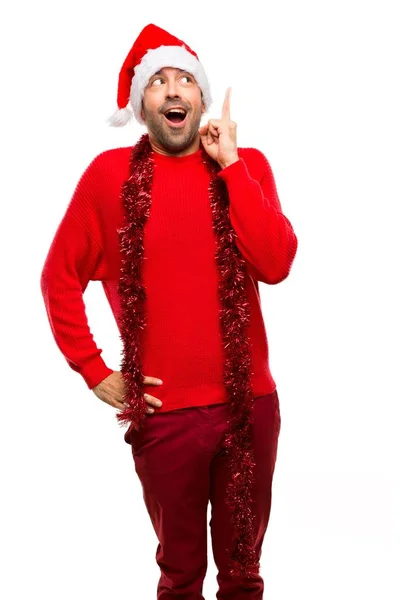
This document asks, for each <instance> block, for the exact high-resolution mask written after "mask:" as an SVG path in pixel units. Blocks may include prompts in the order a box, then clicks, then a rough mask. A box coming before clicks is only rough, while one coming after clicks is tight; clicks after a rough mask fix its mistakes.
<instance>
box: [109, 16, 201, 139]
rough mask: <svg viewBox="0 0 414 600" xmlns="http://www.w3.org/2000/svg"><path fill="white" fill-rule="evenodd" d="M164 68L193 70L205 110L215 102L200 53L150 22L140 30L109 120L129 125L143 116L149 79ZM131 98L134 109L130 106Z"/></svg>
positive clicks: (121, 72)
mask: <svg viewBox="0 0 414 600" xmlns="http://www.w3.org/2000/svg"><path fill="white" fill-rule="evenodd" d="M163 67H175V68H177V69H184V70H185V71H188V72H189V73H191V74H192V75H193V76H194V78H195V80H196V81H197V84H198V86H199V87H200V89H201V91H202V94H203V101H204V104H205V107H206V110H208V109H209V107H210V106H211V104H212V98H211V93H210V84H209V82H208V79H207V76H206V74H205V71H204V68H203V66H202V65H201V63H200V61H199V59H198V56H197V54H196V53H195V52H194V50H192V49H191V48H190V47H189V46H188V45H187V44H185V43H184V42H183V41H182V40H179V39H178V38H176V37H175V36H173V35H171V34H170V33H168V31H165V30H164V29H161V28H160V27H157V25H153V24H152V23H150V24H149V25H147V26H146V27H144V29H143V30H142V31H141V33H140V34H139V36H138V37H137V39H136V40H135V43H134V45H133V46H132V48H131V50H130V51H129V54H128V56H127V57H126V59H125V61H124V64H123V65H122V68H121V71H120V72H119V80H118V97H117V103H118V110H116V111H115V112H114V113H113V115H111V116H110V117H109V119H108V123H109V124H110V125H112V126H115V127H122V126H123V125H126V124H127V123H128V122H129V121H130V120H131V118H132V116H133V115H134V116H135V118H136V119H137V121H138V122H139V123H141V124H144V121H143V120H142V118H141V103H142V98H143V96H144V90H145V87H146V86H147V84H148V81H149V80H150V78H151V77H152V75H154V73H156V72H157V71H159V70H160V69H162V68H163ZM128 101H129V102H130V104H131V107H132V110H131V109H130V108H128V107H127V104H128Z"/></svg>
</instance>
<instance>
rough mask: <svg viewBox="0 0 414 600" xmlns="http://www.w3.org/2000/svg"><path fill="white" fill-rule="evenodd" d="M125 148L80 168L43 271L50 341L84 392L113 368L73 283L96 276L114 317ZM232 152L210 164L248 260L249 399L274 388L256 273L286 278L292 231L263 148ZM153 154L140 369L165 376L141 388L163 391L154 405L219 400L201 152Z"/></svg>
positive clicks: (218, 343) (219, 356)
mask: <svg viewBox="0 0 414 600" xmlns="http://www.w3.org/2000/svg"><path fill="white" fill-rule="evenodd" d="M131 150H132V147H131V146H130V147H126V148H116V149H111V150H106V151H104V152H102V153H101V154H99V155H98V156H97V157H96V158H95V159H94V160H93V161H92V162H91V164H90V165H89V166H88V167H87V169H86V170H85V172H84V173H83V175H82V177H81V179H80V181H79V183H78V185H77V187H76V189H75V191H74V194H73V196H72V199H71V201H70V203H69V206H68V208H67V210H66V213H65V215H64V217H63V219H62V221H61V223H60V225H59V227H58V229H57V231H56V234H55V236H54V239H53V241H52V244H51V246H50V249H49V252H48V254H47V257H46V261H45V264H44V266H43V270H42V273H41V290H42V294H43V298H44V302H45V306H46V311H47V316H48V319H49V323H50V326H51V329H52V333H53V336H54V339H55V341H56V343H57V345H58V347H59V349H60V350H61V352H62V353H63V355H64V357H65V358H66V361H67V362H68V364H69V366H70V367H71V368H72V369H73V370H74V371H76V372H78V373H80V375H81V376H82V377H83V379H84V380H85V382H86V384H87V386H88V387H89V388H90V389H92V388H93V387H95V386H96V385H97V384H98V383H100V382H101V381H102V380H103V379H105V377H107V376H108V375H109V374H110V373H112V372H113V370H114V369H111V368H110V367H108V366H107V365H106V364H105V362H104V360H103V358H102V356H101V353H102V350H101V349H100V348H98V347H97V345H96V343H95V341H94V338H93V335H92V333H91V331H90V328H89V325H88V322H87V317H86V312H85V304H84V301H83V292H84V291H85V289H86V286H87V285H88V282H89V281H101V282H102V286H103V289H104V291H105V294H106V296H107V299H108V301H109V304H110V307H111V309H112V312H113V315H114V317H115V320H116V322H117V324H118V326H119V316H120V299H119V296H118V293H117V284H118V280H119V275H120V266H121V255H120V250H119V243H118V233H117V229H118V228H119V227H121V226H122V224H123V221H122V208H121V201H120V192H121V186H122V183H123V182H124V181H125V179H127V177H128V169H129V158H130V153H131ZM238 152H239V157H240V159H239V160H238V161H237V162H235V163H233V164H232V165H230V166H228V167H226V168H224V169H222V170H220V171H219V176H220V177H222V178H223V179H224V181H225V182H226V185H227V189H228V192H229V201H230V206H229V211H230V219H231V223H232V225H233V228H234V230H235V232H236V234H237V236H238V237H237V238H236V244H237V246H238V248H239V250H240V252H241V253H242V254H243V256H244V257H245V258H246V259H247V261H248V273H247V275H246V288H247V295H248V299H249V301H250V304H251V323H250V329H249V336H250V338H251V341H252V347H253V349H252V352H253V354H252V389H253V395H254V396H255V397H257V396H262V395H265V394H269V393H271V392H272V391H273V390H274V389H275V388H276V384H275V381H274V380H273V377H272V375H271V373H270V370H269V363H268V343H267V338H266V332H265V326H264V322H263V317H262V312H261V307H260V295H259V286H258V283H257V282H258V281H262V282H265V283H267V284H276V283H279V282H280V281H282V280H283V279H285V278H286V277H287V276H288V274H289V271H290V268H291V265H292V262H293V259H294V257H295V254H296V249H297V238H296V235H295V233H294V231H293V229H292V226H291V224H290V222H289V220H288V219H287V218H286V217H285V216H284V215H283V213H282V209H281V205H280V202H279V199H278V195H277V191H276V185H275V181H274V177H273V174H272V170H271V167H270V165H269V163H268V161H267V159H266V157H265V156H264V155H263V154H262V153H261V152H260V151H259V150H257V149H255V148H239V149H238ZM154 160H155V170H154V177H153V188H152V206H151V211H150V217H149V219H148V221H147V223H146V225H145V231H144V245H145V255H144V256H145V259H144V263H143V283H144V285H145V287H146V291H147V299H146V318H147V326H146V328H145V330H143V340H142V344H143V346H142V366H143V373H144V375H149V376H152V377H158V378H160V379H162V380H163V382H164V383H163V384H162V385H160V386H151V385H148V386H146V387H145V392H147V393H149V394H151V395H154V396H156V397H157V398H160V399H161V400H162V402H163V405H162V407H161V408H157V409H156V411H157V412H164V411H169V410H173V409H177V408H184V407H188V406H202V405H206V404H218V403H222V402H226V401H228V400H227V397H226V390H225V387H224V384H223V364H224V362H223V361H224V351H223V347H222V340H221V335H220V329H219V318H218V314H219V313H218V311H219V308H220V303H219V296H218V273H217V267H216V263H215V259H214V254H215V236H214V231H213V223H212V214H211V207H210V202H209V197H208V181H209V175H208V172H207V170H206V167H205V165H204V164H203V163H202V155H201V149H199V150H198V151H196V152H194V153H193V154H190V155H187V156H183V157H171V156H165V155H161V154H159V153H156V152H154ZM117 370H119V369H117Z"/></svg>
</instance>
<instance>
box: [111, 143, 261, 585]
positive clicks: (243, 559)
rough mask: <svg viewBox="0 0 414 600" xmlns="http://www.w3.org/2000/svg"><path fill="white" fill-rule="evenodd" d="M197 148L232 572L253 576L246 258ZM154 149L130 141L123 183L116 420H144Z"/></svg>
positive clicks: (218, 186)
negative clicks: (211, 236) (211, 254)
mask: <svg viewBox="0 0 414 600" xmlns="http://www.w3.org/2000/svg"><path fill="white" fill-rule="evenodd" d="M200 148H201V149H202V158H203V163H204V164H205V165H206V168H207V169H208V171H209V173H210V175H211V179H210V185H209V198H210V204H211V210H212V216H213V229H214V233H215V235H216V242H217V250H216V254H215V260H216V264H217V269H218V273H219V297H220V305H221V308H220V313H219V319H220V328H221V334H222V340H223V345H224V352H225V364H224V372H223V378H224V384H225V386H226V390H227V393H228V397H229V412H230V417H229V421H228V423H229V430H228V432H227V434H226V437H225V442H224V445H225V448H226V452H227V454H228V457H229V465H230V473H231V477H230V480H229V484H228V487H227V493H226V503H227V505H228V506H229V509H230V518H231V522H232V526H233V540H234V548H233V550H232V552H231V553H230V563H229V567H230V575H231V576H232V577H238V576H240V577H253V576H254V575H256V574H257V573H258V572H259V568H260V567H259V557H258V556H257V555H256V552H255V549H254V539H255V536H254V528H253V524H254V513H253V512H252V509H251V486H252V483H253V481H254V476H253V470H254V467H255V465H256V463H255V460H254V455H253V450H252V447H251V424H252V408H253V403H254V399H253V397H252V391H251V346H250V344H251V342H250V338H249V337H248V333H247V332H248V326H249V321H250V304H249V302H248V300H247V294H246V290H245V285H244V281H245V260H244V258H243V256H242V255H241V253H240V251H239V250H238V248H237V246H236V244H235V242H234V239H235V237H236V233H235V231H234V229H233V227H232V225H231V222H230V217H229V210H228V206H229V198H228V193H227V187H226V184H225V182H224V181H223V180H222V179H221V178H220V177H218V176H217V172H218V170H219V169H220V167H219V165H218V163H217V162H216V161H215V160H213V159H212V158H211V157H210V156H209V155H208V154H207V152H206V151H205V150H204V148H203V146H202V144H201V143H200ZM153 172H154V161H153V151H152V148H151V145H150V143H149V136H148V134H144V135H143V136H142V137H141V138H140V139H139V141H138V142H137V144H136V145H135V146H134V148H133V150H132V153H131V159H130V174H129V178H128V179H127V180H126V181H125V182H124V184H123V186H122V190H121V200H122V202H123V209H124V226H123V227H122V228H120V229H118V234H119V241H120V251H121V275H120V280H119V284H118V293H119V295H120V301H121V309H122V314H121V325H120V333H121V338H122V342H123V358H122V364H121V372H122V374H123V377H124V380H125V383H126V394H125V404H126V406H125V408H124V409H122V411H121V412H120V413H117V415H116V418H117V419H118V421H119V422H120V423H122V424H124V423H129V422H130V423H131V425H132V427H135V428H136V429H139V428H140V427H142V426H144V423H145V417H146V406H147V404H146V401H145V397H144V391H143V390H144V385H143V381H144V376H145V374H144V373H143V372H142V363H141V356H140V348H141V345H140V343H139V333H140V329H143V328H144V327H145V326H146V317H145V299H146V290H145V286H144V285H143V282H142V261H143V256H144V246H143V235H144V227H145V223H146V221H147V219H148V217H149V214H150V208H151V190H152V177H153Z"/></svg>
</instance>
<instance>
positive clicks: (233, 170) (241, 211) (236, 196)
mask: <svg viewBox="0 0 414 600" xmlns="http://www.w3.org/2000/svg"><path fill="white" fill-rule="evenodd" d="M247 152H248V153H247V154H246V153H244V156H245V157H246V160H245V159H244V158H242V157H240V158H239V160H237V161H236V162H234V163H232V164H230V165H229V166H227V167H225V168H224V169H222V170H221V171H219V173H218V174H219V176H220V177H221V178H222V179H223V180H224V181H225V182H226V185H227V189H228V192H229V200H230V206H229V215H230V220H231V223H232V225H233V228H234V230H235V233H236V235H237V237H236V239H235V242H236V245H237V247H238V248H239V250H240V252H241V253H242V255H243V257H244V258H245V259H246V261H247V268H248V271H249V272H250V274H251V275H252V276H253V277H254V278H255V279H257V280H258V281H263V282H264V283H268V284H276V283H279V282H281V281H283V280H284V279H286V277H287V276H288V274H289V272H290V268H291V266H292V263H293V259H294V257H295V255H296V250H297V245H298V241H297V238H296V235H295V232H294V231H293V227H292V225H291V223H290V221H289V220H288V219H287V217H286V216H285V215H284V214H283V212H282V208H281V204H280V201H279V197H278V194H277V189H276V183H275V180H274V176H273V172H272V169H271V167H270V164H269V162H268V160H267V158H266V157H265V156H264V154H263V153H262V152H260V150H257V149H256V148H249V149H248V150H247ZM247 156H248V157H249V159H248V161H249V163H250V162H251V161H252V162H253V164H254V171H255V172H257V173H261V175H260V176H257V179H253V177H252V176H251V175H250V172H249V169H248V166H247ZM252 170H253V169H252Z"/></svg>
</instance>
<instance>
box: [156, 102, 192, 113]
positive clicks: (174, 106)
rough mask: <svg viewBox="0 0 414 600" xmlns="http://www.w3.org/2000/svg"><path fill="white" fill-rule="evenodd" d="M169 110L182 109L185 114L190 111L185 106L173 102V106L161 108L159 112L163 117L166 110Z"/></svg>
mask: <svg viewBox="0 0 414 600" xmlns="http://www.w3.org/2000/svg"><path fill="white" fill-rule="evenodd" d="M170 108H182V109H184V110H185V111H186V112H189V111H190V108H189V107H188V106H185V104H182V103H181V102H175V103H174V104H169V105H168V106H165V107H163V108H162V109H161V110H160V112H161V114H162V115H163V114H164V113H166V112H167V110H169V109H170Z"/></svg>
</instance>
